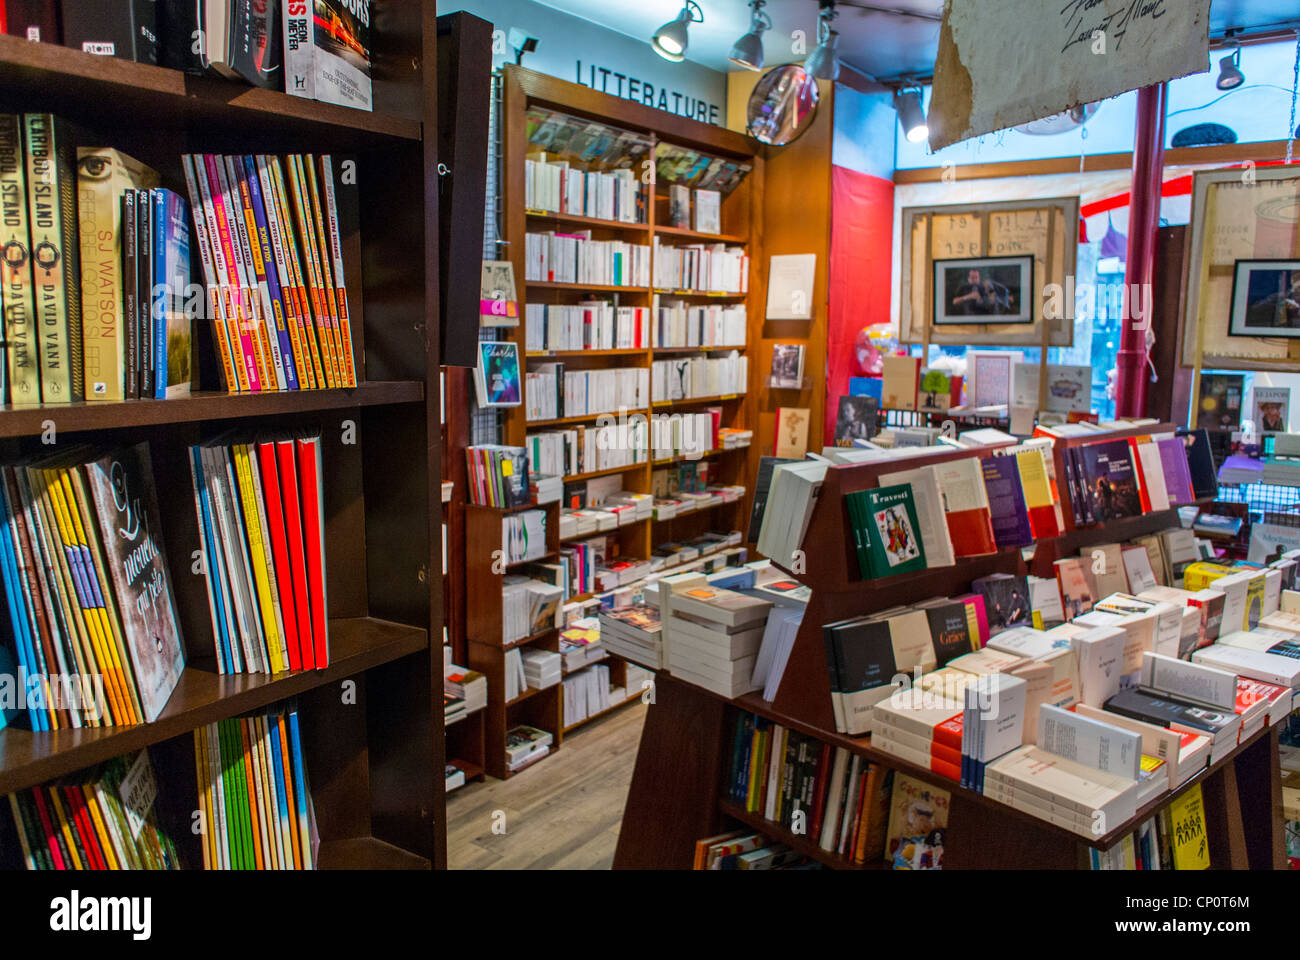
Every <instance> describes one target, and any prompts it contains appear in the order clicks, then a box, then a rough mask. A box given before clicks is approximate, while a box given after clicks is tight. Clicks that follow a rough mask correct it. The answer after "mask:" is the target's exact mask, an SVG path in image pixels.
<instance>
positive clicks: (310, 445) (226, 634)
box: [189, 434, 330, 673]
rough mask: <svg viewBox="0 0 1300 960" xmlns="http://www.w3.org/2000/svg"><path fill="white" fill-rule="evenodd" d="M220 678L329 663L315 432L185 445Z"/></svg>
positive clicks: (319, 465)
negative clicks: (227, 674)
mask: <svg viewBox="0 0 1300 960" xmlns="http://www.w3.org/2000/svg"><path fill="white" fill-rule="evenodd" d="M189 454H190V475H191V478H192V480H193V485H194V510H195V515H196V517H197V520H198V524H199V531H200V533H201V535H202V538H203V547H204V558H205V561H206V562H205V563H204V573H205V580H206V583H207V588H208V612H209V614H210V615H211V618H212V630H213V641H214V646H215V648H216V656H217V668H218V672H220V673H281V672H284V671H286V670H321V669H324V668H325V667H327V666H329V662H330V650H329V620H328V606H329V604H328V598H327V596H326V591H325V586H326V579H325V509H324V503H325V497H324V486H323V484H324V480H323V476H324V464H323V463H322V452H321V438H320V435H319V434H310V435H302V436H288V435H273V434H268V435H263V436H260V437H257V438H255V439H251V440H250V439H247V438H242V437H239V436H238V435H235V434H227V435H223V436H221V437H218V438H217V439H215V440H212V441H210V442H208V443H205V444H203V445H201V446H196V447H191V448H190V450H189Z"/></svg>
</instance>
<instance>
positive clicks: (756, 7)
mask: <svg viewBox="0 0 1300 960" xmlns="http://www.w3.org/2000/svg"><path fill="white" fill-rule="evenodd" d="M749 6H750V8H751V9H752V10H753V13H752V14H751V15H750V20H749V33H747V34H745V35H744V36H743V37H741V38H740V39H739V40H737V41H736V44H735V46H733V47H732V48H731V54H730V56H729V59H730V60H731V62H732V63H734V64H736V65H737V66H740V67H745V68H746V69H747V70H762V69H763V31H764V30H770V29H771V28H772V18H771V17H769V16H768V15H767V14H766V13H764V12H763V8H764V7H765V6H767V0H750V4H749Z"/></svg>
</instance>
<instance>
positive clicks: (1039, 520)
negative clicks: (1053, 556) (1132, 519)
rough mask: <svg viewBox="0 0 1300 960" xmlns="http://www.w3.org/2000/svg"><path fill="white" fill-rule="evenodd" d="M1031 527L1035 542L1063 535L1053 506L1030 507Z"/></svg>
mask: <svg viewBox="0 0 1300 960" xmlns="http://www.w3.org/2000/svg"><path fill="white" fill-rule="evenodd" d="M1144 496H1145V493H1144ZM1143 509H1150V508H1149V507H1144V508H1143ZM1029 526H1030V529H1032V530H1033V533H1034V539H1035V540H1050V539H1052V538H1053V537H1059V536H1060V535H1061V530H1060V528H1059V527H1058V526H1057V525H1056V508H1055V507H1054V506H1052V505H1051V504H1048V505H1047V506H1045V507H1030V508H1029Z"/></svg>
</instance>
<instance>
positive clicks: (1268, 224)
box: [1179, 166, 1300, 371]
mask: <svg viewBox="0 0 1300 960" xmlns="http://www.w3.org/2000/svg"><path fill="white" fill-rule="evenodd" d="M1189 242H1190V249H1189V251H1188V266H1187V290H1186V296H1185V297H1184V300H1185V304H1186V306H1185V311H1184V314H1183V345H1182V351H1181V355H1180V358H1179V359H1180V360H1181V362H1182V365H1183V366H1186V367H1192V368H1194V369H1197V370H1200V369H1206V368H1209V369H1214V368H1216V367H1218V368H1227V369H1230V370H1281V371H1295V370H1297V369H1300V331H1298V330H1297V328H1300V320H1298V319H1296V317H1295V314H1294V311H1293V310H1292V309H1291V308H1289V307H1287V306H1286V304H1285V300H1286V299H1287V297H1286V296H1285V295H1284V294H1283V290H1282V285H1283V284H1285V283H1286V282H1287V281H1288V280H1289V281H1290V283H1291V287H1290V289H1291V290H1292V291H1294V290H1295V282H1296V280H1297V279H1298V278H1300V274H1297V273H1296V270H1297V268H1298V267H1300V169H1297V168H1296V167H1294V166H1292V167H1285V166H1278V167H1258V168H1252V169H1250V170H1249V171H1243V170H1242V169H1240V168H1233V169H1228V170H1201V171H1198V172H1197V173H1195V174H1194V176H1193V180H1192V219H1191V227H1190V234H1189ZM1291 299H1295V298H1294V295H1292V297H1291Z"/></svg>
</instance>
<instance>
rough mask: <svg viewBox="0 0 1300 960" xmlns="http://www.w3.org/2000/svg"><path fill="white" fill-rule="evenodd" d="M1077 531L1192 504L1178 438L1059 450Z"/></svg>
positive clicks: (1193, 497)
mask: <svg viewBox="0 0 1300 960" xmlns="http://www.w3.org/2000/svg"><path fill="white" fill-rule="evenodd" d="M1062 459H1063V462H1064V465H1065V480H1066V482H1067V483H1068V485H1069V488H1070V507H1071V512H1072V514H1073V519H1074V523H1075V525H1076V526H1086V525H1089V524H1095V523H1105V522H1106V521H1107V520H1117V519H1120V518H1122V517H1137V516H1141V515H1142V514H1144V513H1150V512H1152V511H1161V510H1168V509H1169V508H1170V507H1171V506H1181V505H1184V504H1189V503H1195V502H1196V492H1195V490H1194V489H1193V487H1192V474H1191V469H1190V467H1189V466H1188V462H1187V444H1186V443H1184V442H1183V439H1182V438H1181V437H1176V436H1175V437H1159V438H1157V437H1141V438H1132V439H1128V440H1106V441H1098V442H1097V443H1089V444H1085V445H1083V446H1077V447H1066V448H1064V450H1063V451H1062Z"/></svg>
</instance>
